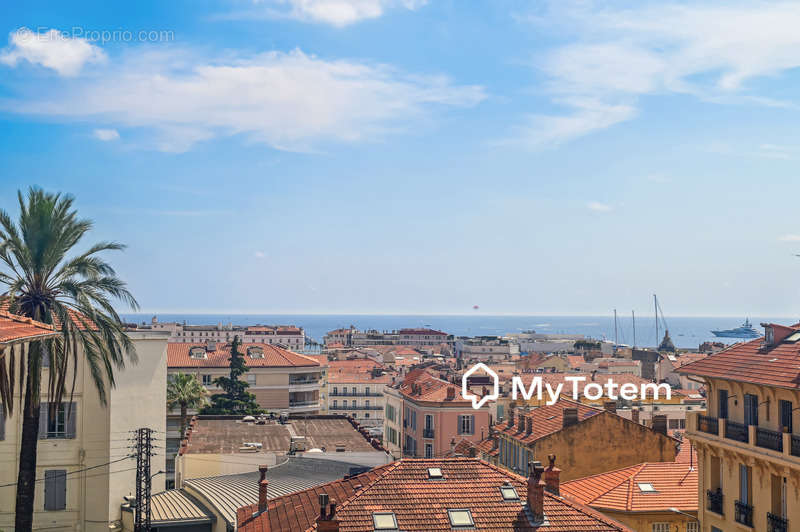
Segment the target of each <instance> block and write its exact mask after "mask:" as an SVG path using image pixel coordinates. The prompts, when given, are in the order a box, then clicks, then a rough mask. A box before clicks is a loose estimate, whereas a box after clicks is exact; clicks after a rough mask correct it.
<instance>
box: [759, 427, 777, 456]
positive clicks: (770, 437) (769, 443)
mask: <svg viewBox="0 0 800 532" xmlns="http://www.w3.org/2000/svg"><path fill="white" fill-rule="evenodd" d="M756 445H757V446H759V447H764V448H765V449H772V450H773V451H778V452H779V453H782V452H783V434H782V433H780V432H775V431H774V430H769V429H762V428H760V427H759V428H756Z"/></svg>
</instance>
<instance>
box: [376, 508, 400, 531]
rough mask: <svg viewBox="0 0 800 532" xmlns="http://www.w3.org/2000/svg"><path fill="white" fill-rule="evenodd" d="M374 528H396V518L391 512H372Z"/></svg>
mask: <svg viewBox="0 0 800 532" xmlns="http://www.w3.org/2000/svg"><path fill="white" fill-rule="evenodd" d="M372 524H373V525H375V530H397V518H396V517H395V516H394V513H392V512H386V513H374V514H372Z"/></svg>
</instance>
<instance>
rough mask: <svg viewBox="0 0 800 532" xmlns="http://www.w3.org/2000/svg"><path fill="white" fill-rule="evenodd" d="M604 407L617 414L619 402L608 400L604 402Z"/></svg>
mask: <svg viewBox="0 0 800 532" xmlns="http://www.w3.org/2000/svg"><path fill="white" fill-rule="evenodd" d="M603 408H604V409H605V410H606V411H607V412H611V413H612V414H616V413H617V402H616V401H606V402H605V403H603Z"/></svg>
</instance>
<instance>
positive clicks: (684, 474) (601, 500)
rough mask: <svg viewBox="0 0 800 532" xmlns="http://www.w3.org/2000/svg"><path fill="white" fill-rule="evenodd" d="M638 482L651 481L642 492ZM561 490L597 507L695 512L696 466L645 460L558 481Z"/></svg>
mask: <svg viewBox="0 0 800 532" xmlns="http://www.w3.org/2000/svg"><path fill="white" fill-rule="evenodd" d="M640 483H647V484H652V486H653V488H655V492H645V491H642V489H641V488H640V487H639V484H640ZM561 493H562V494H564V495H565V496H568V497H571V498H573V499H575V500H577V501H579V502H581V503H583V504H588V505H590V506H592V507H593V508H597V509H599V510H616V511H619V512H659V511H661V512H667V511H669V508H677V509H678V510H680V511H682V512H696V511H697V468H696V467H695V468H692V469H690V468H689V464H686V463H682V462H646V463H644V464H639V465H635V466H630V467H625V468H623V469H617V470H616V471H609V472H607V473H601V474H599V475H593V476H591V477H585V478H580V479H577V480H572V481H569V482H563V483H562V484H561Z"/></svg>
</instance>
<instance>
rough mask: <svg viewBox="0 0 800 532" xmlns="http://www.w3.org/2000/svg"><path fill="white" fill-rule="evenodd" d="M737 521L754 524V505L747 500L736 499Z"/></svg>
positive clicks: (747, 524)
mask: <svg viewBox="0 0 800 532" xmlns="http://www.w3.org/2000/svg"><path fill="white" fill-rule="evenodd" d="M736 522H737V523H741V524H743V525H745V526H753V507H752V506H750V505H749V504H747V503H746V502H742V501H736Z"/></svg>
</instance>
